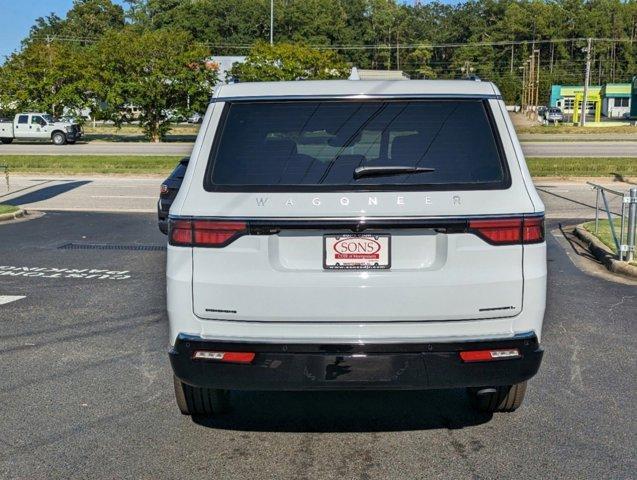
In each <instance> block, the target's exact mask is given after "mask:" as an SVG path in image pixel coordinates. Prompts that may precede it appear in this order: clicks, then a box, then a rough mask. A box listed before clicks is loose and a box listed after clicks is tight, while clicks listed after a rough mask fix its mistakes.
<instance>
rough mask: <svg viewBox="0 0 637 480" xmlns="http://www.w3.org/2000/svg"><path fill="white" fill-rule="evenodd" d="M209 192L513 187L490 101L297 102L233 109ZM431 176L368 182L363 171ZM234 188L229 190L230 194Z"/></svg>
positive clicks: (216, 150) (215, 153)
mask: <svg viewBox="0 0 637 480" xmlns="http://www.w3.org/2000/svg"><path fill="white" fill-rule="evenodd" d="M225 108H226V110H225V112H224V118H222V121H221V122H222V124H221V125H220V126H219V129H220V132H221V133H220V135H218V137H217V140H216V144H215V146H214V147H213V150H212V152H211V156H210V163H209V166H208V170H207V175H206V187H207V188H209V189H210V188H212V189H215V188H219V187H221V188H219V189H226V190H228V189H231V188H230V187H243V188H239V189H240V190H246V189H249V190H259V189H265V190H268V189H294V188H295V187H300V189H311V188H315V187H321V188H330V187H332V188H333V187H341V188H343V187H347V188H348V189H356V188H358V187H360V188H370V186H394V187H395V188H397V189H398V188H401V187H407V186H411V187H414V186H423V187H434V188H435V187H436V186H437V187H439V188H440V187H447V188H452V186H454V187H458V188H463V187H464V188H476V189H477V188H497V187H498V186H501V187H503V186H504V184H505V181H506V178H507V175H506V170H505V168H504V166H503V162H502V159H501V157H500V153H499V148H498V143H497V141H496V139H495V137H494V130H493V128H492V126H491V121H490V117H489V114H488V112H487V110H486V108H487V106H486V105H485V103H484V102H483V101H481V100H414V101H407V100H402V101H359V102H354V101H321V102H312V101H293V102H253V103H233V104H230V105H226V107H225ZM387 166H400V167H427V168H433V169H434V171H433V172H429V173H410V174H400V175H385V176H365V177H362V178H359V179H354V176H353V172H354V170H355V169H356V168H357V167H387ZM224 187H226V188H224Z"/></svg>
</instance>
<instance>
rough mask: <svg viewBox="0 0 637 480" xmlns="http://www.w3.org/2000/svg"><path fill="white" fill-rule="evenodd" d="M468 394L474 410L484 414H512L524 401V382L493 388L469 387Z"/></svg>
mask: <svg viewBox="0 0 637 480" xmlns="http://www.w3.org/2000/svg"><path fill="white" fill-rule="evenodd" d="M468 393H469V396H470V398H471V402H472V404H473V406H474V408H475V409H476V410H479V411H481V412H485V413H496V412H514V411H515V410H517V409H518V408H519V407H520V405H522V402H523V401H524V394H525V393H526V382H522V383H516V384H515V385H504V386H501V387H493V388H482V387H471V388H469V389H468Z"/></svg>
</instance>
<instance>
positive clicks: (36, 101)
mask: <svg viewBox="0 0 637 480" xmlns="http://www.w3.org/2000/svg"><path fill="white" fill-rule="evenodd" d="M85 68H86V57H85V56H84V55H83V54H82V51H81V48H80V47H78V46H77V45H68V44H63V43H60V42H51V43H45V42H40V41H38V42H30V43H29V44H27V45H26V46H25V47H24V49H23V50H22V52H20V53H19V54H13V55H11V56H10V57H9V59H8V60H7V62H6V63H5V65H4V66H3V67H2V68H1V69H0V105H2V106H3V108H2V111H3V113H4V114H12V113H15V112H16V111H19V110H43V111H48V112H52V113H54V114H56V115H60V114H61V113H62V108H63V107H65V106H66V107H68V108H71V109H74V108H75V109H80V108H82V107H85V106H87V105H89V104H90V98H89V96H88V95H86V93H85V90H84V81H83V80H84V71H85Z"/></svg>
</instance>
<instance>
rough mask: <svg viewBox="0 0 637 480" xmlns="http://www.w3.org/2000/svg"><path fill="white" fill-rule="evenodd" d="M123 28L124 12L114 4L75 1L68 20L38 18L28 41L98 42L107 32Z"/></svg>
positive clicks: (105, 0)
mask: <svg viewBox="0 0 637 480" xmlns="http://www.w3.org/2000/svg"><path fill="white" fill-rule="evenodd" d="M123 26H124V9H123V8H122V7H121V6H120V5H116V4H114V3H113V2H112V1H111V0H74V1H73V7H71V9H70V10H69V11H68V13H67V14H66V18H65V19H61V18H60V17H58V16H57V15H55V14H54V13H52V14H51V15H49V16H47V17H40V18H38V19H37V20H36V21H35V25H34V26H33V27H31V31H30V33H29V37H28V38H27V39H26V41H27V42H29V41H31V40H33V41H38V40H40V41H41V40H44V39H45V38H46V37H47V36H50V37H55V36H60V37H64V38H73V39H76V41H78V42H79V40H80V39H86V40H89V39H96V38H98V37H100V36H101V35H103V34H104V33H105V32H106V31H108V30H111V29H119V28H122V27H123ZM79 43H81V42H79Z"/></svg>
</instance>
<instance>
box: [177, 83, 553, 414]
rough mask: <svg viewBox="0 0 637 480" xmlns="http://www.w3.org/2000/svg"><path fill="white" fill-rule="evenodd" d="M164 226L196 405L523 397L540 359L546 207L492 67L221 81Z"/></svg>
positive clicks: (181, 382) (189, 402) (195, 408)
mask: <svg viewBox="0 0 637 480" xmlns="http://www.w3.org/2000/svg"><path fill="white" fill-rule="evenodd" d="M169 228H170V231H169V246H168V260H167V283H168V295H167V302H168V315H169V319H170V342H171V350H170V358H171V363H172V366H173V370H174V373H175V393H176V397H177V403H178V405H179V408H180V409H181V411H182V412H183V413H184V414H192V415H209V414H214V413H217V412H220V411H222V410H223V408H224V407H226V406H227V402H228V398H229V396H228V391H229V390H322V389H427V388H456V387H467V388H468V391H469V394H470V396H471V397H472V398H473V400H474V404H475V405H476V406H477V407H478V408H480V409H482V410H487V411H491V412H494V411H512V410H515V409H516V408H517V407H518V406H519V405H520V404H521V402H522V398H523V396H524V392H525V388H526V381H527V380H528V379H529V378H530V377H532V376H533V375H534V374H535V373H536V372H537V370H538V368H539V366H540V362H541V359H542V349H541V348H540V346H539V341H540V333H541V328H542V321H543V316H544V307H545V301H546V244H545V241H544V206H543V204H542V201H541V200H540V198H539V197H538V195H537V192H536V191H535V188H534V186H533V183H532V181H531V177H530V175H529V172H528V170H527V167H526V164H525V161H524V156H523V154H522V150H521V148H520V144H519V142H518V140H517V138H516V135H515V132H514V130H513V126H512V124H511V121H510V120H509V116H508V114H507V111H506V109H505V106H504V103H503V102H502V98H501V96H500V93H499V92H498V89H497V88H496V87H495V86H494V85H493V84H491V83H487V82H473V81H396V82H391V81H316V82H313V81H312V82H309V81H308V82H277V83H239V84H234V85H224V86H222V87H220V88H219V89H217V90H216V91H215V94H214V96H213V99H212V102H211V104H210V107H209V108H208V111H207V113H206V115H205V118H204V121H203V124H202V128H201V131H200V133H199V136H198V138H197V142H196V144H195V146H194V150H193V152H192V156H191V160H190V163H189V165H188V170H187V172H186V175H185V178H184V181H183V185H182V187H181V189H180V190H179V194H178V196H177V198H176V199H175V201H174V203H173V205H172V208H171V209H170V217H169Z"/></svg>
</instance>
